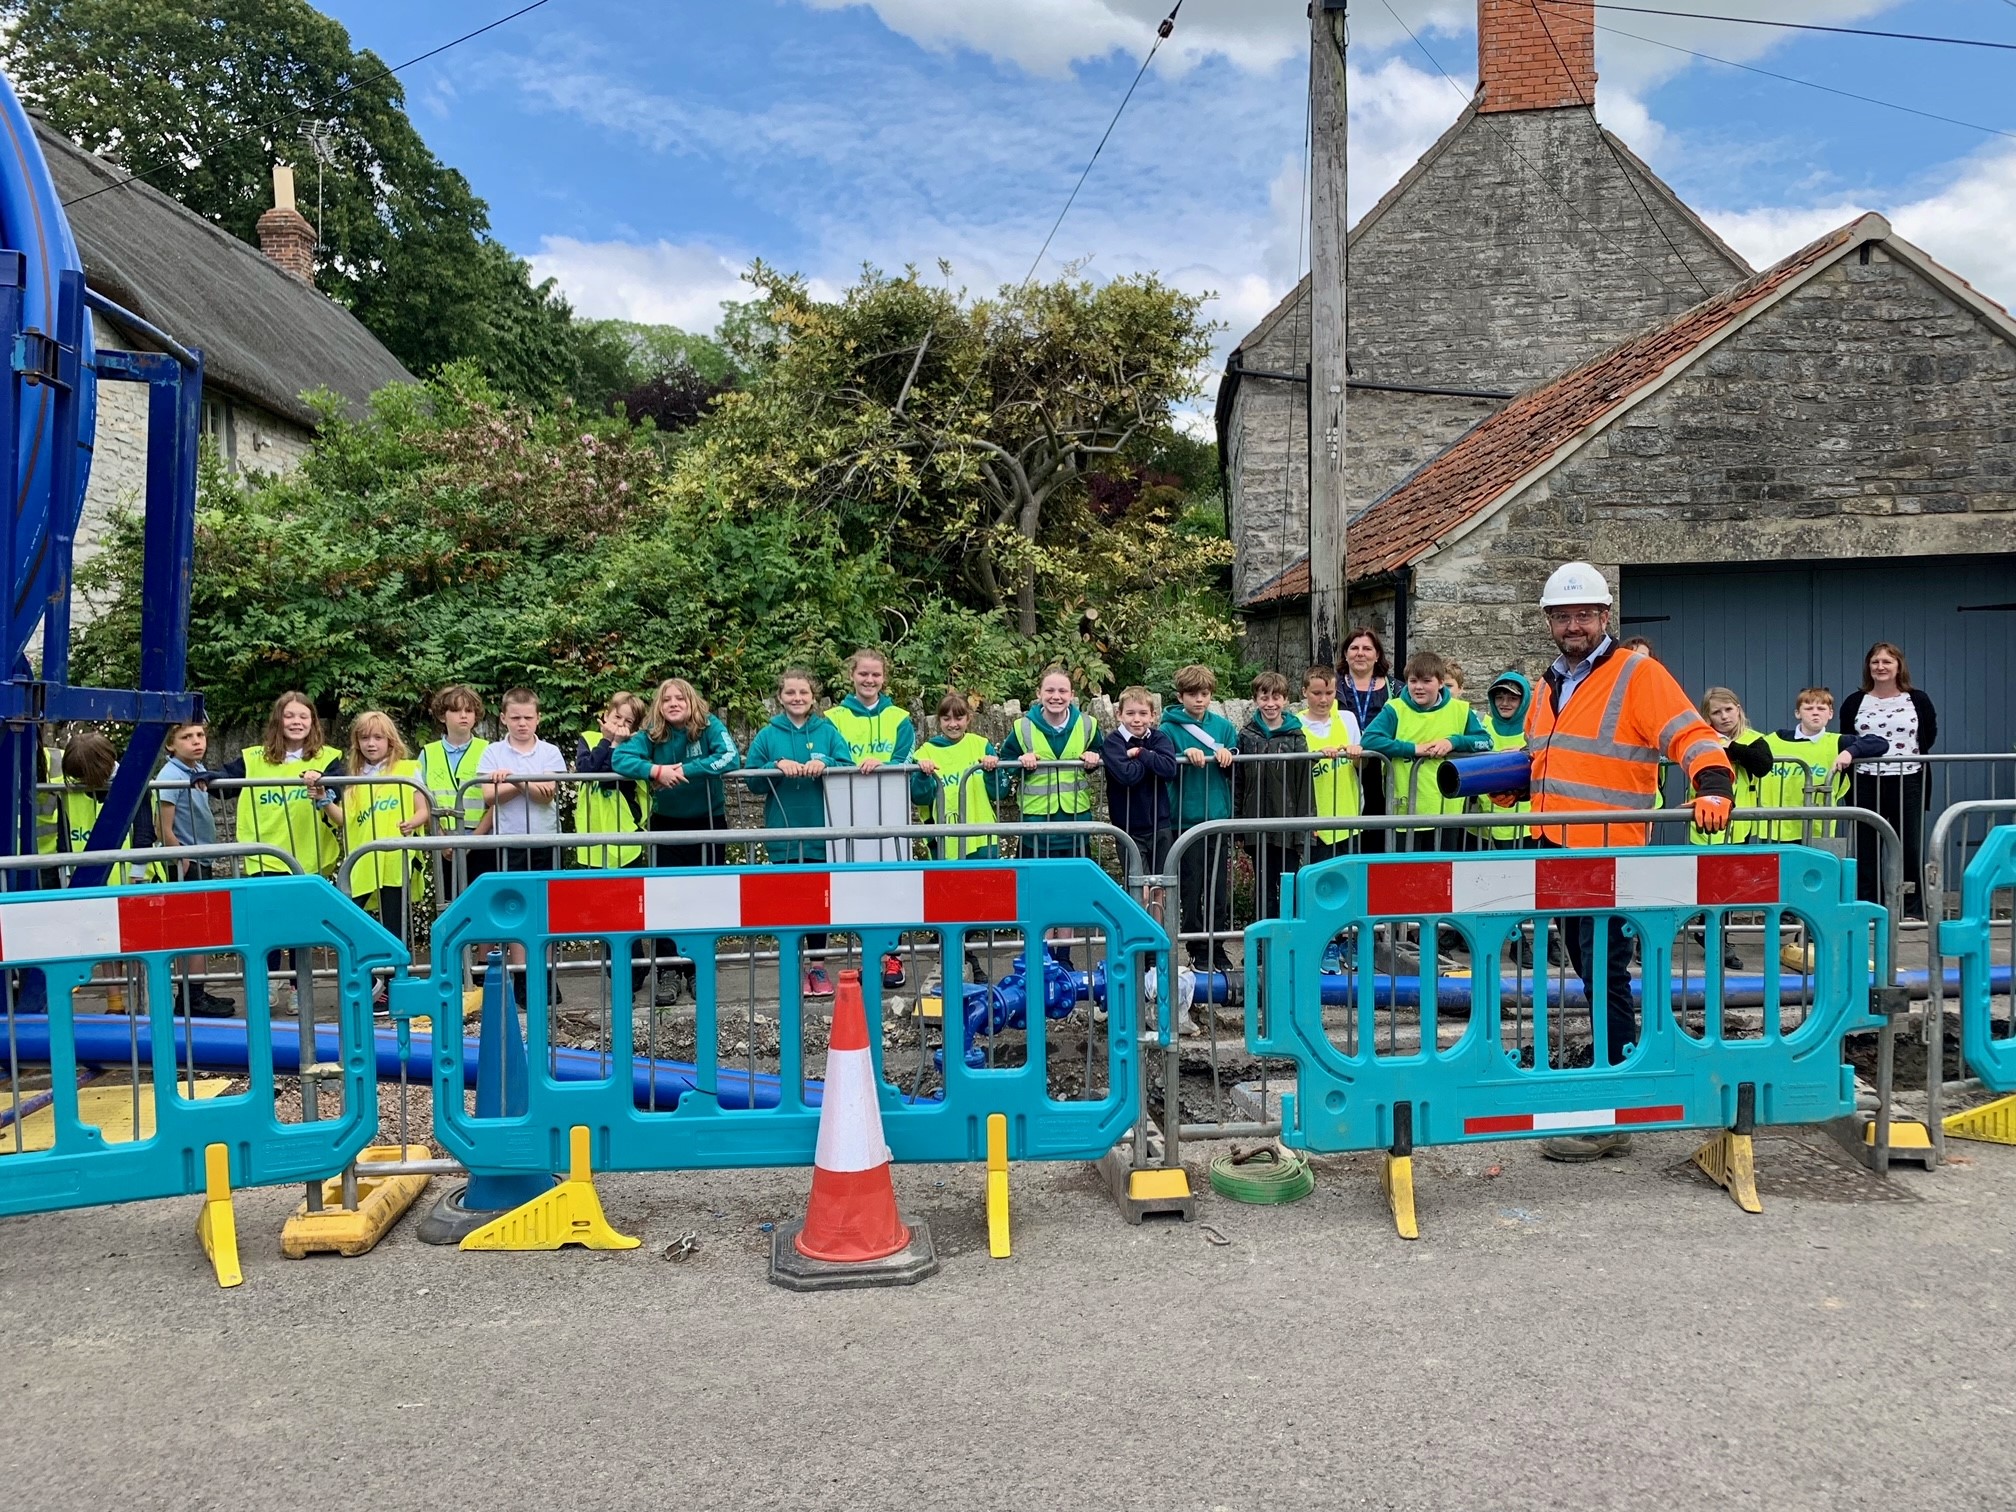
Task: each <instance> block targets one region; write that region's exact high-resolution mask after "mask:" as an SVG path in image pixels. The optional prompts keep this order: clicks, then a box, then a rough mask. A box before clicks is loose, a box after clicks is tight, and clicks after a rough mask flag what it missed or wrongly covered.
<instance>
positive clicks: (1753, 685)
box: [1622, 522, 2016, 797]
mask: <svg viewBox="0 0 2016 1512" xmlns="http://www.w3.org/2000/svg"><path fill="white" fill-rule="evenodd" d="M2012 525H2016V522H2012ZM1623 588H1624V593H1623V615H1622V620H1623V625H1624V631H1623V633H1624V634H1626V635H1643V636H1644V637H1645V638H1646V639H1648V640H1650V641H1651V642H1652V646H1653V651H1654V654H1656V655H1657V656H1658V658H1659V659H1660V660H1661V661H1662V662H1664V663H1665V664H1666V665H1667V667H1668V668H1670V669H1671V670H1672V672H1673V674H1674V675H1675V676H1676V677H1678V678H1679V679H1680V683H1681V685H1682V686H1683V687H1685V688H1686V689H1687V691H1688V692H1689V693H1691V694H1694V695H1695V696H1697V697H1698V696H1699V694H1700V692H1701V690H1702V689H1703V688H1705V687H1708V686H1710V685H1712V684H1716V683H1721V684H1725V685H1727V686H1729V687H1731V688H1734V689H1735V690H1736V691H1737V693H1738V694H1739V695H1740V696H1741V698H1742V700H1743V706H1744V708H1745V709H1746V710H1747V711H1748V712H1749V714H1750V719H1751V723H1753V724H1754V725H1755V726H1756V727H1757V728H1758V729H1760V730H1763V729H1777V728H1779V727H1781V726H1783V725H1788V724H1790V723H1791V722H1792V700H1793V696H1794V695H1795V694H1797V693H1798V691H1799V690H1800V689H1801V688H1803V687H1808V686H1811V685H1814V684H1821V685H1824V686H1826V687H1829V688H1832V689H1833V690H1834V696H1835V698H1836V700H1837V701H1838V700H1840V699H1843V698H1846V697H1847V695H1848V694H1849V692H1851V691H1852V690H1853V689H1855V688H1856V687H1858V686H1859V685H1860V683H1861V678H1862V656H1863V653H1864V652H1865V651H1867V650H1868V648H1869V645H1870V643H1871V642H1872V641H1878V640H1888V641H1895V642H1896V643H1897V644H1898V645H1900V646H1902V647H1903V648H1904V654H1905V656H1906V658H1907V659H1908V661H1909V662H1910V666H1911V680H1912V682H1913V684H1914V685H1915V686H1917V687H1919V688H1922V689H1924V691H1925V692H1926V693H1927V694H1929V695H1930V697H1931V699H1932V702H1933V705H1934V706H1935V707H1936V708H1937V709H1938V711H1939V746H1938V748H1939V750H1941V751H2012V750H2016V555H2011V556H1989V557H1914V558H1905V559H1903V560H1900V561H1892V562H1867V563H1846V564H1844V563H1838V562H1807V563H1797V562H1793V563H1785V562H1774V563H1771V564H1769V565H1768V566H1757V567H1733V568H1732V567H1716V568H1693V567H1685V568H1682V567H1626V568H1625V569H1624V582H1623ZM1965 786H1966V787H1968V788H1970V789H1971V788H1973V787H1974V786H1976V784H1974V783H1968V784H1965ZM2000 791H2001V792H2002V793H2005V794H2006V793H2008V792H2009V791H2010V777H2009V775H2008V774H2007V773H2006V772H2005V773H2004V774H2003V775H2002V780H2001V783H2000ZM1953 796H1956V797H1957V796H1960V794H1959V793H1958V792H1957V791H1956V792H1955V793H1954V794H1953Z"/></svg>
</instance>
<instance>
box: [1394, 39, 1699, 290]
mask: <svg viewBox="0 0 2016 1512" xmlns="http://www.w3.org/2000/svg"><path fill="white" fill-rule="evenodd" d="M1379 3H1380V4H1381V5H1383V6H1385V8H1386V14H1387V15H1389V16H1391V17H1392V18H1393V20H1394V21H1395V22H1396V23H1397V24H1398V25H1399V27H1400V29H1401V30H1402V31H1404V32H1405V33H1407V39H1408V41H1410V42H1412V43H1413V44H1414V45H1415V47H1417V48H1418V49H1420V52H1421V56H1422V57H1424V58H1426V59H1427V60H1428V62H1429V65H1430V66H1431V67H1433V68H1434V70H1435V72H1437V73H1439V74H1440V75H1442V77H1443V78H1444V79H1446V80H1448V82H1449V87H1450V88H1451V89H1453V90H1455V91H1456V93H1457V94H1458V95H1460V96H1461V97H1462V99H1463V103H1464V104H1465V105H1466V106H1467V105H1468V104H1469V103H1470V100H1471V95H1470V92H1469V91H1468V90H1466V89H1464V87H1463V86H1462V85H1461V84H1459V83H1457V82H1456V76H1455V75H1454V74H1452V73H1450V72H1449V70H1448V69H1446V68H1444V67H1443V66H1442V60H1441V59H1439V58H1437V57H1436V56H1435V54H1433V53H1432V52H1430V51H1429V50H1428V44H1427V43H1425V42H1423V41H1422V40H1421V39H1420V38H1419V37H1417V36H1415V35H1414V28H1413V27H1411V26H1409V25H1408V24H1407V23H1406V22H1405V21H1403V20H1401V17H1400V13H1399V12H1398V11H1396V10H1395V9H1393V6H1392V3H1391V0H1379ZM1477 119H1478V120H1479V121H1484V122H1489V123H1490V125H1491V127H1492V129H1493V130H1494V131H1497V133H1498V140H1499V142H1500V143H1501V144H1502V145H1503V146H1504V148H1505V150H1506V151H1507V152H1509V153H1511V154H1512V156H1513V157H1515V158H1517V159H1518V160H1519V162H1520V163H1521V164H1522V165H1523V166H1524V167H1525V169H1526V174H1527V177H1528V179H1529V180H1530V181H1531V182H1532V183H1534V184H1536V185H1538V186H1539V187H1540V188H1542V189H1544V190H1546V191H1547V193H1549V194H1550V195H1552V196H1553V197H1554V198H1555V199H1556V200H1558V201H1560V203H1561V206H1562V208H1563V209H1565V210H1566V211H1567V212H1568V213H1569V214H1570V215H1571V216H1573V217H1574V218H1575V219H1576V220H1577V221H1579V222H1580V223H1581V224H1582V225H1584V226H1586V227H1587V228H1588V229H1589V230H1591V231H1593V232H1595V233H1596V235H1597V236H1599V237H1601V238H1602V239H1603V240H1604V241H1606V242H1608V243H1609V244H1610V245H1611V246H1612V247H1614V248H1616V249H1617V251H1619V252H1621V253H1622V254H1623V255H1624V260H1625V261H1626V262H1628V263H1630V264H1631V265H1632V266H1633V267H1634V268H1636V269H1638V271H1639V272H1641V273H1643V274H1645V276H1646V277H1648V278H1650V279H1651V280H1652V281H1653V282H1654V283H1656V284H1657V285H1659V287H1660V288H1662V289H1664V290H1665V291H1666V292H1667V293H1669V294H1684V293H1686V290H1684V289H1676V288H1675V287H1674V286H1673V285H1672V284H1670V283H1668V282H1667V281H1666V280H1665V279H1664V278H1662V277H1661V276H1660V274H1659V270H1658V269H1657V268H1654V267H1652V266H1651V265H1650V264H1648V263H1645V262H1643V261H1641V260H1640V259H1639V258H1638V256H1637V255H1636V254H1635V253H1633V252H1632V250H1631V249H1630V248H1629V247H1627V246H1625V245H1624V243H1622V242H1620V241H1619V240H1617V238H1616V237H1614V236H1612V235H1611V234H1610V233H1609V232H1607V231H1605V230H1604V229H1603V228H1602V227H1601V226H1599V225H1597V224H1596V222H1594V221H1593V220H1591V219H1590V218H1589V217H1588V216H1587V215H1585V214H1583V212H1582V209H1581V207H1580V206H1578V205H1576V204H1575V202H1574V201H1573V200H1571V199H1569V198H1568V197H1567V196H1566V195H1564V194H1563V193H1562V192H1561V191H1560V190H1559V189H1556V188H1555V187H1554V185H1553V184H1551V183H1549V182H1548V180H1547V177H1546V175H1545V174H1543V173H1542V172H1541V171H1540V169H1539V166H1538V165H1537V164H1535V163H1534V162H1533V160H1532V159H1530V158H1528V157H1527V156H1526V154H1525V153H1523V152H1521V151H1520V150H1519V148H1518V145H1517V144H1516V143H1515V142H1514V141H1513V140H1512V136H1511V133H1510V132H1509V131H1506V130H1503V129H1501V128H1500V127H1499V125H1498V121H1497V118H1496V117H1495V116H1490V115H1480V116H1478V117H1477Z"/></svg>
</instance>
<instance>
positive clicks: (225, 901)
mask: <svg viewBox="0 0 2016 1512" xmlns="http://www.w3.org/2000/svg"><path fill="white" fill-rule="evenodd" d="M229 944H231V894H230V893H229V892H228V891H225V890H224V889H222V888H216V889H202V890H197V891H188V890H179V889H178V890H177V891H174V892H163V893H143V894H136V895H133V896H130V897H112V898H80V897H73V896H68V895H65V894H61V893H59V894H55V895H53V896H50V897H48V898H37V899H34V900H33V901H25V900H24V901H21V902H7V903H0V961H55V960H62V959H64V958H66V957H74V956H109V955H136V954H138V953H140V952H141V951H146V950H217V949H220V948H222V947H224V946H227V945H229Z"/></svg>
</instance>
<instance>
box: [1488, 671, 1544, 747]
mask: <svg viewBox="0 0 2016 1512" xmlns="http://www.w3.org/2000/svg"><path fill="white" fill-rule="evenodd" d="M1508 687H1509V688H1516V689H1518V691H1519V707H1518V708H1516V709H1514V710H1513V711H1512V717H1511V718H1510V719H1500V718H1499V717H1498V701H1497V699H1496V698H1495V697H1494V696H1493V695H1494V694H1496V693H1497V691H1498V690H1499V689H1500V688H1508ZM1532 707H1533V684H1531V683H1530V682H1528V681H1527V680H1526V675H1525V674H1524V673H1523V672H1513V671H1509V670H1508V671H1504V672H1500V673H1499V674H1498V675H1497V676H1496V677H1494V678H1492V679H1491V686H1490V688H1489V689H1488V690H1487V691H1486V692H1485V695H1484V733H1485V734H1486V735H1488V736H1490V737H1491V749H1492V750H1494V751H1523V750H1525V749H1526V711H1527V710H1528V709H1530V708H1532Z"/></svg>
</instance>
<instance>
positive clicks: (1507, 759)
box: [1435, 751, 1532, 798]
mask: <svg viewBox="0 0 2016 1512" xmlns="http://www.w3.org/2000/svg"><path fill="white" fill-rule="evenodd" d="M1531 777H1532V758H1531V757H1530V756H1529V755H1528V754H1527V753H1526V752H1524V751H1493V752H1491V754H1490V755H1488V756H1457V757H1452V758H1450V759H1449V760H1447V761H1444V762H1443V763H1442V765H1440V766H1439V767H1437V768H1436V769H1435V786H1436V788H1437V789H1439V790H1440V792H1441V794H1442V796H1443V797H1444V798H1477V797H1481V796H1483V795H1484V794H1486V793H1516V792H1519V791H1520V790H1521V789H1523V788H1525V787H1526V786H1527V785H1528V783H1529V782H1530V780H1531Z"/></svg>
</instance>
